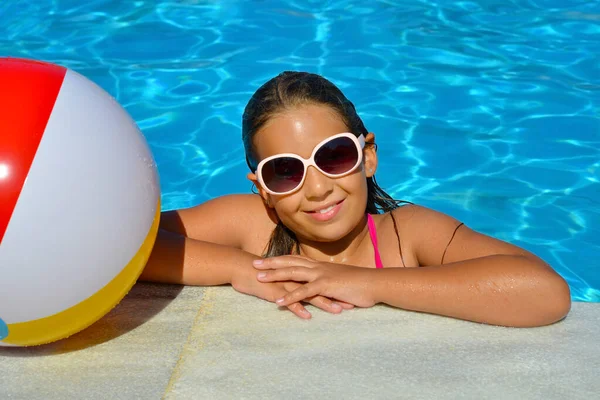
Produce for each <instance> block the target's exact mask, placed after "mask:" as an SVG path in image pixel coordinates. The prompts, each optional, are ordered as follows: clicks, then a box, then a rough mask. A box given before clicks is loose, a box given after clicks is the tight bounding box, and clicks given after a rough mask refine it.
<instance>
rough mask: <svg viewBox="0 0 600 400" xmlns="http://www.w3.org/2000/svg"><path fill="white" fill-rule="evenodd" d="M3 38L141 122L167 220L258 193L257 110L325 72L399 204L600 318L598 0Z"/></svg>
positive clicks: (188, 0) (72, 21)
mask: <svg viewBox="0 0 600 400" xmlns="http://www.w3.org/2000/svg"><path fill="white" fill-rule="evenodd" d="M0 21H2V23H1V24H0V55H2V56H17V57H28V58H35V59H40V60H46V61H51V62H56V63H59V64H61V65H64V66H67V67H70V68H72V69H74V70H76V71H78V72H80V73H82V74H84V75H86V76H87V77H88V78H90V79H92V80H93V81H95V82H96V83H98V84H99V85H101V86H102V87H103V88H104V89H105V90H107V91H108V92H109V93H110V94H112V95H113V96H115V97H116V98H117V100H118V101H119V102H120V103H121V104H122V105H123V106H124V107H125V108H126V109H127V110H128V111H129V113H131V115H132V116H133V117H134V118H135V120H136V121H137V122H138V124H139V126H140V127H141V129H142V130H143V132H144V134H145V135H146V137H147V139H148V141H149V143H150V146H151V147H152V150H153V152H154V155H155V157H156V160H157V163H158V167H159V173H160V176H161V184H162V191H163V204H164V208H165V209H172V208H177V207H187V206H192V205H194V204H197V203H199V202H202V201H205V200H207V199H209V198H212V197H214V196H218V195H222V194H226V193H232V192H248V191H249V190H250V184H249V182H248V181H247V180H246V178H245V175H246V173H247V167H246V165H245V163H244V154H243V148H242V143H241V139H240V125H241V122H240V116H241V114H242V111H243V108H244V106H245V104H246V102H247V100H248V99H249V97H250V96H251V94H252V93H253V92H254V90H255V89H256V88H257V87H258V86H259V85H260V84H262V83H263V82H265V81H266V80H268V79H269V78H271V77H272V76H274V75H276V74H278V73H279V72H281V71H282V70H285V69H296V70H307V71H312V72H317V73H320V74H323V75H324V76H326V77H327V78H329V79H331V80H332V81H333V82H335V83H336V84H337V85H339V86H340V87H341V88H342V90H343V91H344V92H345V93H346V95H347V96H348V97H349V98H350V99H351V100H352V101H354V103H355V104H356V106H357V108H358V110H359V113H360V114H361V115H362V117H363V119H364V121H365V123H366V126H367V128H368V129H369V130H371V131H374V132H375V133H376V135H377V141H378V144H379V154H380V158H381V159H380V163H381V164H380V167H379V170H378V173H377V177H378V180H379V182H380V184H381V185H382V186H383V187H384V188H385V189H387V190H388V191H389V192H390V193H391V194H392V195H393V196H394V197H396V198H399V199H405V200H411V201H413V202H416V203H420V204H423V205H426V206H429V207H432V208H434V209H437V210H440V211H443V212H446V213H449V214H451V215H453V216H455V217H456V218H458V219H460V220H462V221H464V222H465V223H466V224H467V225H469V226H471V227H472V228H474V229H477V230H479V231H482V232H485V233H488V234H491V235H493V236H496V237H498V238H501V239H504V240H508V241H511V242H513V243H516V244H518V245H520V246H523V247H525V248H527V249H529V250H531V251H533V252H535V253H536V254H538V255H539V256H541V257H543V258H544V259H545V260H546V261H548V262H549V263H551V264H552V265H553V267H554V268H555V269H556V270H557V271H558V272H559V273H560V274H561V275H562V276H564V277H565V278H566V279H567V280H568V282H569V284H570V285H571V288H572V293H573V298H574V299H575V300H580V301H600V261H599V260H598V259H599V256H600V184H599V182H600V150H599V149H600V58H599V54H600V1H598V0H581V1H574V0H488V1H485V0H478V1H432V0H431V1H430V0H421V1H416V0H405V1H404V0H396V1H392V0H380V1H372V2H364V1H361V2H359V1H344V0H329V1H328V0H319V1H304V0H303V1H299V0H298V1H293V0H289V1H275V0H274V1H269V0H263V1H259V0H255V1H242V0H240V1H231V0H228V1H226V0H224V1H217V0H214V1H210V0H178V1H142V0H140V1H121V0H88V1H86V2H83V1H80V0H60V1H59V0H55V1H49V0H36V1H33V0H30V1H24V0H5V1H3V2H1V3H0ZM0 90H1V88H0Z"/></svg>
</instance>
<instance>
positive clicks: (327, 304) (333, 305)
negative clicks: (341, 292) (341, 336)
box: [307, 296, 343, 314]
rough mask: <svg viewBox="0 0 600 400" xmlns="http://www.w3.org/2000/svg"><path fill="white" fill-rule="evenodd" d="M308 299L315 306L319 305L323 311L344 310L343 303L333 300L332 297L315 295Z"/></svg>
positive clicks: (334, 312)
mask: <svg viewBox="0 0 600 400" xmlns="http://www.w3.org/2000/svg"><path fill="white" fill-rule="evenodd" d="M307 301H308V302H309V303H310V304H312V305H313V306H315V307H318V308H320V309H321V310H323V311H327V312H330V313H332V314H339V313H341V312H342V310H343V307H342V305H341V304H339V303H337V302H335V301H331V299H328V298H327V297H323V296H315V297H313V298H310V299H307Z"/></svg>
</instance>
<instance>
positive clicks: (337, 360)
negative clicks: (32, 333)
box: [0, 283, 600, 400]
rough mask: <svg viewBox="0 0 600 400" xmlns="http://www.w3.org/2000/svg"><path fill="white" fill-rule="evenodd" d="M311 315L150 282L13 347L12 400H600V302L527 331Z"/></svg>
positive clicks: (391, 316) (395, 316)
mask: <svg viewBox="0 0 600 400" xmlns="http://www.w3.org/2000/svg"><path fill="white" fill-rule="evenodd" d="M312 312H313V318H312V320H309V321H304V320H300V319H299V318H297V317H295V316H293V315H292V314H291V313H290V312H289V311H284V310H279V309H278V308H277V307H276V306H275V305H274V304H272V303H268V302H265V301H263V300H259V299H256V298H254V297H250V296H246V295H242V294H240V293H237V292H236V291H235V290H233V289H232V288H231V287H229V286H222V287H181V286H172V285H155V284H148V283H138V284H136V286H134V288H133V289H132V291H131V292H130V293H129V294H128V295H127V296H126V297H125V298H124V299H123V301H121V302H120V304H119V305H118V306H117V307H115V309H113V310H112V311H111V312H110V313H109V314H108V315H106V316H105V317H104V318H102V319H101V320H100V321H98V322H96V323H95V324H94V325H92V326H91V327H89V328H88V329H86V330H84V331H82V332H80V333H78V334H76V335H73V336H72V337H70V338H67V339H64V340H61V341H58V342H55V343H51V344H48V345H44V346H37V347H29V348H2V347H0V364H1V365H2V369H1V371H2V373H1V374H0V395H1V396H0V397H2V398H9V399H81V398H85V399H107V398H110V399H132V398H144V399H199V398H211V399H228V398H239V399H242V398H243V399H271V398H272V399H279V398H308V397H316V398H347V399H354V398H356V399H358V398H374V399H375V398H407V399H431V398H451V399H459V398H460V399H462V398H465V399H471V398H493V399H515V398H519V399H544V400H548V399H565V398H569V399H590V398H594V396H595V395H597V394H598V393H600V380H599V379H598V370H599V368H600V335H598V333H597V331H598V327H600V304H598V303H580V302H576V303H573V307H572V310H571V312H570V314H569V316H568V317H567V318H566V319H565V320H563V321H561V322H559V323H556V324H554V325H550V326H546V327H540V328H529V329H516V328H504V327H494V326H488V325H482V324H476V323H471V322H465V321H459V320H455V319H451V318H445V317H440V316H435V315H428V314H421V313H415V312H409V311H404V310H398V309H394V308H391V307H387V306H375V307H373V308H369V309H355V310H351V311H345V312H343V313H342V314H340V315H331V314H327V313H324V312H322V311H320V310H316V309H314V308H313V309H312Z"/></svg>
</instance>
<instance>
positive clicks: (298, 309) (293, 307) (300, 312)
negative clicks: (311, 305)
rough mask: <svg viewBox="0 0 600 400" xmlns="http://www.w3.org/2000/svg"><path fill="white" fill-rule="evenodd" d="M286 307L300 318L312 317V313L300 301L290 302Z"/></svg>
mask: <svg viewBox="0 0 600 400" xmlns="http://www.w3.org/2000/svg"><path fill="white" fill-rule="evenodd" d="M287 308H288V310H290V311H291V312H293V313H294V314H296V315H297V316H298V317H300V318H302V319H310V318H311V317H312V315H311V314H310V313H309V312H308V310H307V309H306V308H304V306H303V305H302V304H301V303H292V304H290V305H288V306H287Z"/></svg>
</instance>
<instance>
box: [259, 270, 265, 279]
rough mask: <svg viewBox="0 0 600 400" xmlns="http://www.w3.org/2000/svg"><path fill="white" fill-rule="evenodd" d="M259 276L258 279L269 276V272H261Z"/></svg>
mask: <svg viewBox="0 0 600 400" xmlns="http://www.w3.org/2000/svg"><path fill="white" fill-rule="evenodd" d="M257 276H258V279H262V278H264V277H265V276H267V273H266V272H259V273H258V275H257Z"/></svg>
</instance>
